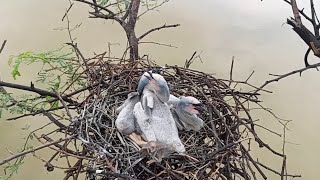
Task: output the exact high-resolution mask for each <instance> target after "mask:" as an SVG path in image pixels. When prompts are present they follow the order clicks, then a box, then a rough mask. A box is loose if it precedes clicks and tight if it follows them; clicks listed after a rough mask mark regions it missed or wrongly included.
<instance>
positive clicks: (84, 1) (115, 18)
mask: <svg viewBox="0 0 320 180" xmlns="http://www.w3.org/2000/svg"><path fill="white" fill-rule="evenodd" d="M74 1H78V2H82V3H85V4H89V5H91V6H93V7H98V8H100V9H102V10H105V11H107V12H108V13H109V14H110V15H109V18H108V19H114V20H115V21H117V22H119V23H120V24H122V20H121V19H120V18H118V17H117V16H116V14H115V13H114V12H112V11H111V10H110V9H108V8H105V7H103V6H100V5H99V4H95V3H92V2H89V1H86V0H74Z"/></svg>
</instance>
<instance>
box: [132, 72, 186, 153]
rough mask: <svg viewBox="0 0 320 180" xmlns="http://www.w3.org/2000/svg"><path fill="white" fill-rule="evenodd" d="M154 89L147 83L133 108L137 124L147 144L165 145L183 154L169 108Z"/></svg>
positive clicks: (153, 86) (182, 146)
mask: <svg viewBox="0 0 320 180" xmlns="http://www.w3.org/2000/svg"><path fill="white" fill-rule="evenodd" d="M153 76H154V75H153ZM159 76H160V75H159ZM159 76H158V77H156V78H159V79H161V80H162V79H163V81H164V82H165V83H166V81H165V80H164V78H163V77H162V76H161V77H162V78H161V77H159ZM155 88H157V87H155V84H152V83H148V84H147V85H146V86H145V87H144V89H143V91H142V95H141V102H138V103H137V104H136V105H135V107H134V115H135V117H136V119H137V124H138V125H139V127H140V129H141V132H142V133H143V136H144V137H145V138H146V140H147V141H148V142H150V141H154V142H159V143H161V144H166V145H167V147H168V149H171V150H172V151H176V152H178V153H183V152H185V147H184V145H183V144H182V142H181V140H180V138H179V135H178V129H177V127H176V125H175V121H174V119H173V117H172V114H171V111H170V108H169V106H168V105H167V103H165V102H163V101H162V100H163V99H162V100H161V99H160V98H159V96H158V95H157V94H156V93H155V92H157V91H154V89H155ZM164 94H165V93H164ZM168 96H169V95H168ZM168 99H169V98H168Z"/></svg>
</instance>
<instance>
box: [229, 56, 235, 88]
mask: <svg viewBox="0 0 320 180" xmlns="http://www.w3.org/2000/svg"><path fill="white" fill-rule="evenodd" d="M233 63H234V56H232V61H231V67H230V81H229V86H231V83H232V81H233V79H232V73H233Z"/></svg>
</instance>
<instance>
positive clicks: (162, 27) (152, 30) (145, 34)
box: [138, 24, 180, 41]
mask: <svg viewBox="0 0 320 180" xmlns="http://www.w3.org/2000/svg"><path fill="white" fill-rule="evenodd" d="M178 26H180V24H172V25H165V24H164V25H163V26H160V27H156V28H153V29H150V30H149V31H147V32H146V33H144V34H142V35H141V36H140V37H139V38H138V41H140V40H141V39H142V38H144V37H145V36H147V35H148V34H150V33H152V32H154V31H158V30H160V29H164V28H172V27H178Z"/></svg>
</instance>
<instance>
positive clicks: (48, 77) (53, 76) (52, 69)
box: [9, 48, 84, 90]
mask: <svg viewBox="0 0 320 180" xmlns="http://www.w3.org/2000/svg"><path fill="white" fill-rule="evenodd" d="M72 54H73V51H71V52H70V51H69V52H63V48H60V49H58V50H54V51H49V52H44V53H36V52H32V51H27V52H23V53H20V54H19V55H17V56H11V57H10V59H9V65H11V66H12V67H13V69H12V72H11V74H12V77H13V78H14V79H17V77H18V76H21V72H20V69H21V66H22V64H27V65H30V64H34V63H40V64H42V68H41V69H40V70H39V71H38V72H37V75H38V76H37V80H36V83H39V85H42V86H45V87H47V89H50V90H51V89H54V90H62V89H63V88H64V87H66V86H68V85H69V84H70V83H75V84H74V85H75V86H77V85H78V86H79V85H80V86H83V85H84V81H83V79H84V78H83V77H81V76H80V75H79V74H77V72H78V70H79V68H80V65H79V62H78V60H76V58H74V57H72Z"/></svg>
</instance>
